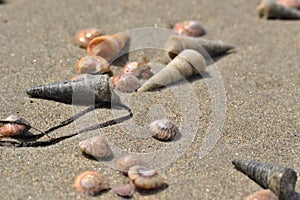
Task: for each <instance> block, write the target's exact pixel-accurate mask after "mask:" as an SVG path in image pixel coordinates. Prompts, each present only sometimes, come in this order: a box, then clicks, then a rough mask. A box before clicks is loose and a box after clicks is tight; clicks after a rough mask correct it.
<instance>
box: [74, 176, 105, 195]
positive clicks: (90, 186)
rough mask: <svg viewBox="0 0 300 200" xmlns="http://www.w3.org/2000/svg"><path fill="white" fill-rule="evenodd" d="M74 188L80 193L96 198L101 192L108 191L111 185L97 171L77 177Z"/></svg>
mask: <svg viewBox="0 0 300 200" xmlns="http://www.w3.org/2000/svg"><path fill="white" fill-rule="evenodd" d="M74 188H75V189H76V191H78V192H84V193H88V194H89V195H93V196H95V195H98V194H99V193H100V192H101V191H104V190H108V189H109V184H108V182H107V180H106V179H105V177H104V176H103V175H102V174H100V173H98V172H96V171H86V172H83V173H81V174H79V175H78V176H77V177H76V179H75V183H74Z"/></svg>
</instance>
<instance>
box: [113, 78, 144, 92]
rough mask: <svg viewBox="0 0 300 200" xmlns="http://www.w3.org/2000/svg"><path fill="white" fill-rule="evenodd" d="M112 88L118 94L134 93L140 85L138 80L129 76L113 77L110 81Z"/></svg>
mask: <svg viewBox="0 0 300 200" xmlns="http://www.w3.org/2000/svg"><path fill="white" fill-rule="evenodd" d="M112 87H113V88H114V89H116V90H118V91H120V92H126V93H130V92H135V91H136V90H137V89H138V88H139V87H141V83H140V81H139V79H138V78H137V77H135V76H133V75H131V74H123V75H119V76H115V77H113V79H112Z"/></svg>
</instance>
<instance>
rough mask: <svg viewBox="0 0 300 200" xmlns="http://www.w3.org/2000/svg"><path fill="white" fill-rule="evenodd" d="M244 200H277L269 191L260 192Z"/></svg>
mask: <svg viewBox="0 0 300 200" xmlns="http://www.w3.org/2000/svg"><path fill="white" fill-rule="evenodd" d="M246 200H278V198H277V196H276V195H275V194H274V193H273V192H272V191H271V190H260V191H258V192H255V193H254V194H251V195H250V196H248V197H246Z"/></svg>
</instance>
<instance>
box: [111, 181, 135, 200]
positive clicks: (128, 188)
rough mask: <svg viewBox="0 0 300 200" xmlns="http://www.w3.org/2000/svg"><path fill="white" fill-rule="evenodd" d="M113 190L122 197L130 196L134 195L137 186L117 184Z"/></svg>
mask: <svg viewBox="0 0 300 200" xmlns="http://www.w3.org/2000/svg"><path fill="white" fill-rule="evenodd" d="M112 191H113V192H114V193H116V194H117V195H119V196H121V197H127V198H130V197H132V196H133V193H134V191H135V187H134V186H133V185H131V184H124V185H117V186H114V187H112Z"/></svg>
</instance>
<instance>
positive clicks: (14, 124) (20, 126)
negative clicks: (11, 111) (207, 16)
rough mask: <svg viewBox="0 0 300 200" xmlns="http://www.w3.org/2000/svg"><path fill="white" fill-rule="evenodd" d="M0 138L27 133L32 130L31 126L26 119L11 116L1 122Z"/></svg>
mask: <svg viewBox="0 0 300 200" xmlns="http://www.w3.org/2000/svg"><path fill="white" fill-rule="evenodd" d="M1 123H3V125H2V126H0V136H16V135H21V134H23V133H26V132H28V131H29V130H30V128H31V125H30V123H29V122H27V121H26V120H25V119H23V118H21V117H18V116H16V115H10V116H8V117H7V118H6V119H3V120H1Z"/></svg>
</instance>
